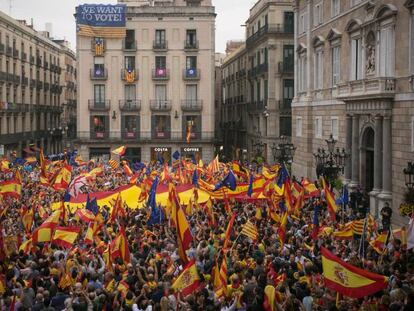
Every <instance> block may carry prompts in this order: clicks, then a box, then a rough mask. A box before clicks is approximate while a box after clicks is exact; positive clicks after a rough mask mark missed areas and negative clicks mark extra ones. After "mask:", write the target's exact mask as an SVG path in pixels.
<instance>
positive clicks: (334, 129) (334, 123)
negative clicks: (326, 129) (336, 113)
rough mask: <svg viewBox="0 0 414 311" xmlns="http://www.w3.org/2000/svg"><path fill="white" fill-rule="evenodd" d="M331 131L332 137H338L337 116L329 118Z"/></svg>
mask: <svg viewBox="0 0 414 311" xmlns="http://www.w3.org/2000/svg"><path fill="white" fill-rule="evenodd" d="M331 133H332V136H333V138H335V139H338V118H337V117H332V119H331Z"/></svg>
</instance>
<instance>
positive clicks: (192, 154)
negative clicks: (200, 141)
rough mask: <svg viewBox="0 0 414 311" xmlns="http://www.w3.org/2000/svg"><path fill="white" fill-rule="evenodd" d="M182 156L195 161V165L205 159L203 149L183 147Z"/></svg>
mask: <svg viewBox="0 0 414 311" xmlns="http://www.w3.org/2000/svg"><path fill="white" fill-rule="evenodd" d="M181 156H182V157H183V158H184V159H188V160H191V161H195V163H198V162H199V161H200V160H201V159H202V158H203V154H202V148H201V147H182V148H181Z"/></svg>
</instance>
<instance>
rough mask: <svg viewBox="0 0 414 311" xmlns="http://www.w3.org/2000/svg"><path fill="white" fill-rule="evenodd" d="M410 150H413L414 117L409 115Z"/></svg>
mask: <svg viewBox="0 0 414 311" xmlns="http://www.w3.org/2000/svg"><path fill="white" fill-rule="evenodd" d="M411 151H414V117H411Z"/></svg>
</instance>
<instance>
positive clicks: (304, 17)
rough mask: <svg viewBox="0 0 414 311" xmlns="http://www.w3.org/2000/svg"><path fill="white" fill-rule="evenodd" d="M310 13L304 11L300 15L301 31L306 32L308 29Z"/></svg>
mask: <svg viewBox="0 0 414 311" xmlns="http://www.w3.org/2000/svg"><path fill="white" fill-rule="evenodd" d="M307 24H308V13H307V12H304V13H302V14H301V15H300V17H299V33H304V32H305V31H306V30H307V29H308V25H307Z"/></svg>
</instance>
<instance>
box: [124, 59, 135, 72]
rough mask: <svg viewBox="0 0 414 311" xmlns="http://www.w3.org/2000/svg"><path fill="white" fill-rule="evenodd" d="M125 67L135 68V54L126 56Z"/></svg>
mask: <svg viewBox="0 0 414 311" xmlns="http://www.w3.org/2000/svg"><path fill="white" fill-rule="evenodd" d="M125 69H131V70H134V69H135V56H125Z"/></svg>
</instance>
